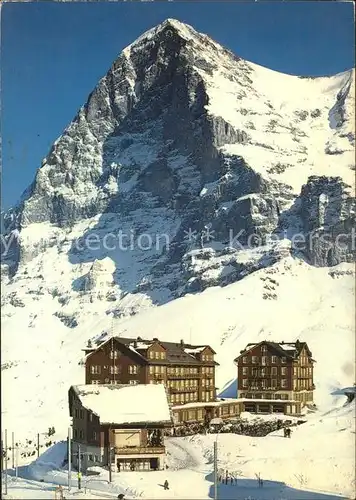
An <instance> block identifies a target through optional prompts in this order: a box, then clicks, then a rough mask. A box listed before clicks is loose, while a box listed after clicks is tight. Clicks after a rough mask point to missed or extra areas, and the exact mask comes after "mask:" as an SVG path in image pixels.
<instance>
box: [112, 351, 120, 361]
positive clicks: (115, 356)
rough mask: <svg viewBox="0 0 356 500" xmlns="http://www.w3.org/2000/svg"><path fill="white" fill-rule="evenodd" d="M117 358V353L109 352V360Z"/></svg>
mask: <svg viewBox="0 0 356 500" xmlns="http://www.w3.org/2000/svg"><path fill="white" fill-rule="evenodd" d="M118 357H119V351H116V350H111V351H110V359H117V358H118Z"/></svg>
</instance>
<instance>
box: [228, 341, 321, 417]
mask: <svg viewBox="0 0 356 500" xmlns="http://www.w3.org/2000/svg"><path fill="white" fill-rule="evenodd" d="M234 361H235V363H236V364H237V397H238V398H239V399H240V400H243V401H244V407H245V411H250V412H255V413H272V412H281V413H282V412H283V413H286V414H299V413H300V412H301V408H302V407H303V406H305V405H307V404H311V405H312V404H313V391H314V389H315V386H314V381H313V371H314V367H313V365H314V363H315V360H314V359H313V358H312V353H311V351H310V349H309V347H308V345H307V343H306V342H300V341H299V340H297V341H296V342H279V343H277V342H269V341H266V340H265V341H262V342H259V343H251V344H247V346H246V348H245V349H244V350H243V351H241V352H240V356H238V357H237V358H236V359H235V360H234Z"/></svg>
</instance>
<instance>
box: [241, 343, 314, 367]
mask: <svg viewBox="0 0 356 500" xmlns="http://www.w3.org/2000/svg"><path fill="white" fill-rule="evenodd" d="M260 345H266V346H267V347H270V348H271V349H272V350H274V351H275V352H276V353H278V354H279V355H280V356H285V357H286V358H287V359H297V358H298V356H299V355H300V353H301V352H302V350H303V348H305V349H306V351H307V353H308V356H310V358H311V356H312V353H311V351H310V349H309V347H308V344H307V343H306V342H300V341H299V340H297V341H295V342H271V341H268V340H263V341H262V342H258V343H250V344H247V346H246V347H245V349H244V350H243V351H242V352H241V354H240V356H237V358H235V359H234V362H235V363H236V362H237V361H238V360H239V359H240V358H242V357H243V356H246V354H247V353H249V352H251V351H252V350H253V349H255V347H257V346H260ZM312 361H314V362H315V360H314V359H312Z"/></svg>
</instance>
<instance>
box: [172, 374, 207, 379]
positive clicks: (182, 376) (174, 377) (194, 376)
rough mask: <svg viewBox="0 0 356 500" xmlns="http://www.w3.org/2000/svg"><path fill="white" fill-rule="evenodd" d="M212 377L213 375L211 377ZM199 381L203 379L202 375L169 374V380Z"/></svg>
mask: <svg viewBox="0 0 356 500" xmlns="http://www.w3.org/2000/svg"><path fill="white" fill-rule="evenodd" d="M211 376H212V375H211ZM187 378H188V379H189V378H190V379H197V378H201V374H200V373H184V374H179V375H177V374H176V373H167V379H171V380H179V379H187Z"/></svg>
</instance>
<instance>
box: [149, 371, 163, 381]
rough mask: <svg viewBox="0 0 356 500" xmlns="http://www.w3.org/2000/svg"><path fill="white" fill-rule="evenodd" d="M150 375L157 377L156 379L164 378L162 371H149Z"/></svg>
mask: <svg viewBox="0 0 356 500" xmlns="http://www.w3.org/2000/svg"><path fill="white" fill-rule="evenodd" d="M150 375H151V377H153V378H155V379H158V380H163V379H164V374H163V373H151V374H150Z"/></svg>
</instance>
